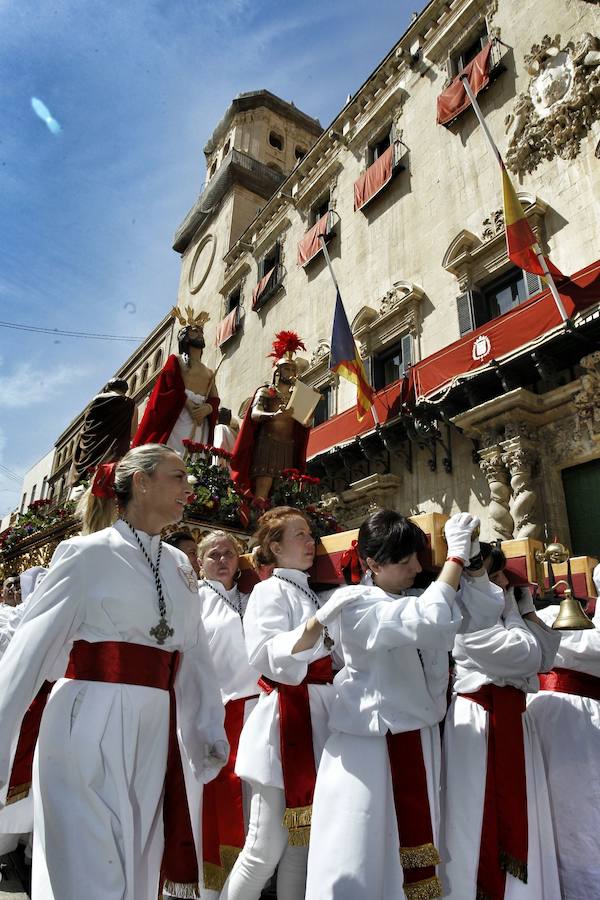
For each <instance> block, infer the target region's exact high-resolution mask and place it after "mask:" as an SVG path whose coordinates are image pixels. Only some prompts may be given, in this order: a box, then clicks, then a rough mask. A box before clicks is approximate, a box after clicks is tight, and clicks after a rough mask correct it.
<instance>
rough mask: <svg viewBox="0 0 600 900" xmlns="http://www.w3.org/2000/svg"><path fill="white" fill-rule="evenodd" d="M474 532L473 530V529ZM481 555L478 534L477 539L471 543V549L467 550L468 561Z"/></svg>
mask: <svg viewBox="0 0 600 900" xmlns="http://www.w3.org/2000/svg"><path fill="white" fill-rule="evenodd" d="M473 531H475V528H474V529H473ZM480 553H481V544H480V543H479V533H478V534H477V537H476V538H475V539H474V540H472V541H471V549H470V550H469V559H470V560H471V559H475V557H476V556H479V554H480Z"/></svg>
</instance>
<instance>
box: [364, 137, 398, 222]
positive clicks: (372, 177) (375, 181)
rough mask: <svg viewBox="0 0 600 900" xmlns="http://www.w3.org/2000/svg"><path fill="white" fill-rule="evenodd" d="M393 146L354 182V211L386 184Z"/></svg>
mask: <svg viewBox="0 0 600 900" xmlns="http://www.w3.org/2000/svg"><path fill="white" fill-rule="evenodd" d="M393 153H394V148H393V147H388V148H387V150H386V151H385V152H384V153H382V154H381V156H380V157H379V159H376V160H375V162H374V163H373V164H372V165H371V166H369V168H368V169H367V171H366V172H363V174H362V175H361V176H360V178H359V179H358V180H357V181H355V182H354V211H355V212H356V210H357V209H361V208H362V207H363V206H364V205H365V204H366V203H368V202H369V200H372V199H373V197H374V196H375V195H376V194H378V193H379V191H380V190H381V189H382V188H384V187H385V186H386V184H387V183H388V181H389V180H390V179H391V177H392V168H393V165H392V162H393Z"/></svg>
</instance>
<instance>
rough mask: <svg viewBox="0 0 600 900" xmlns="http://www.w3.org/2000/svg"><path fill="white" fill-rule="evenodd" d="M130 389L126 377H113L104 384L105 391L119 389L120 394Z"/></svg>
mask: <svg viewBox="0 0 600 900" xmlns="http://www.w3.org/2000/svg"><path fill="white" fill-rule="evenodd" d="M128 390H129V385H128V383H127V382H126V381H125V379H124V378H112V379H111V380H110V381H109V382H107V383H106V385H105V386H104V393H106V391H119V393H120V394H126V393H127V391H128Z"/></svg>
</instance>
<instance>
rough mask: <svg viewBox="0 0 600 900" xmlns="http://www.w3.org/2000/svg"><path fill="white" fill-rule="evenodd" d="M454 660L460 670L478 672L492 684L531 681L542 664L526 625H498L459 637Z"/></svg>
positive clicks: (536, 644)
mask: <svg viewBox="0 0 600 900" xmlns="http://www.w3.org/2000/svg"><path fill="white" fill-rule="evenodd" d="M454 657H455V659H456V662H457V665H458V666H459V667H460V668H466V669H468V670H471V671H472V670H473V669H475V670H477V671H479V672H481V673H482V674H483V675H485V676H487V678H486V680H487V681H490V680H491V681H493V682H496V680H497V679H499V678H500V679H504V678H505V679H508V680H509V681H510V680H511V679H514V678H516V679H517V680H518V679H519V678H529V677H530V676H532V675H535V674H536V673H537V672H538V671H539V668H540V665H541V661H542V653H541V650H540V647H539V644H538V642H537V641H536V639H535V638H534V636H533V634H531V632H530V631H529V629H528V628H526V627H525V624H524V623H523V622H521V624H520V625H516V624H512V623H510V624H507V625H504V624H502V623H498V624H497V625H494V626H493V627H492V628H484V629H482V630H481V631H474V632H471V633H470V634H459V635H457V637H456V641H455V644H454ZM459 681H460V675H459ZM458 689H459V690H461V689H463V688H460V687H459V688H458Z"/></svg>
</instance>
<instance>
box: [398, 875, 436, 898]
mask: <svg viewBox="0 0 600 900" xmlns="http://www.w3.org/2000/svg"><path fill="white" fill-rule="evenodd" d="M404 893H405V894H406V897H407V900H434V898H436V897H443V896H444V895H443V893H442V882H441V881H440V879H439V878H438V877H437V875H434V876H433V878H425V879H424V881H414V882H413V883H412V884H405V885H404Z"/></svg>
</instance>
